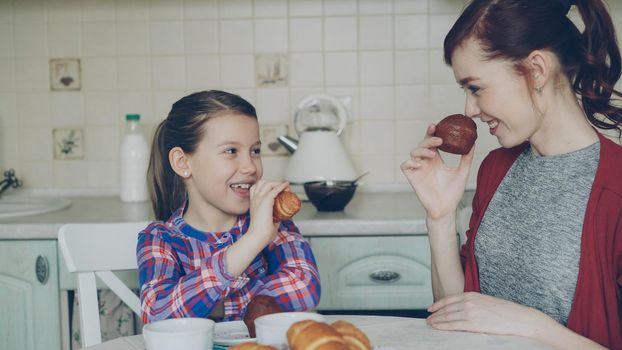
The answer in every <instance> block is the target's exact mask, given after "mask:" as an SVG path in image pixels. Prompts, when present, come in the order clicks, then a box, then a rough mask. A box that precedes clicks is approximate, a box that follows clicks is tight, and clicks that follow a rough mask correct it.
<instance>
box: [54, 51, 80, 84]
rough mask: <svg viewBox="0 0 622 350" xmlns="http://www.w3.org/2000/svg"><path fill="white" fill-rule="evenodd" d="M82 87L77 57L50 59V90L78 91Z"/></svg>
mask: <svg viewBox="0 0 622 350" xmlns="http://www.w3.org/2000/svg"><path fill="white" fill-rule="evenodd" d="M81 88H82V70H81V68H80V59H79V58H56V59H51V60H50V90H52V91H63V90H70V91H72V90H73V91H78V90H80V89H81Z"/></svg>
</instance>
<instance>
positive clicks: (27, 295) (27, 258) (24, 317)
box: [0, 240, 61, 350]
mask: <svg viewBox="0 0 622 350" xmlns="http://www.w3.org/2000/svg"><path fill="white" fill-rule="evenodd" d="M57 267H58V255H57V247H56V241H55V240H33V241H19V240H16V241H12V240H0V349H2V350H13V349H20V350H22V349H23V350H43V349H45V350H55V349H60V348H61V330H60V324H61V322H60V311H59V310H60V307H59V300H60V299H59V288H58V268H57Z"/></svg>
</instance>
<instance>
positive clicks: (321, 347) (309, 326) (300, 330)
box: [287, 320, 349, 350]
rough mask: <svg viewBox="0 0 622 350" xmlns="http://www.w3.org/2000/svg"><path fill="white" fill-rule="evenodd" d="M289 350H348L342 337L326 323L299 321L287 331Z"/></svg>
mask: <svg viewBox="0 0 622 350" xmlns="http://www.w3.org/2000/svg"><path fill="white" fill-rule="evenodd" d="M287 342H288V344H289V347H290V348H291V350H349V349H348V345H347V344H346V342H345V340H344V339H343V337H342V336H341V335H340V334H339V332H337V331H336V330H335V329H334V328H333V327H331V326H330V325H328V324H326V323H322V322H317V321H313V320H304V321H299V322H296V323H294V324H292V325H291V327H289V329H288V330H287Z"/></svg>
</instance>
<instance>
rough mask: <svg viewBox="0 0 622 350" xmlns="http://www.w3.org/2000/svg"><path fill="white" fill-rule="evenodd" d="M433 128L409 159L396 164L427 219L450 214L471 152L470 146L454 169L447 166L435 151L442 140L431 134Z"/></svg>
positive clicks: (465, 179)
mask: <svg viewBox="0 0 622 350" xmlns="http://www.w3.org/2000/svg"><path fill="white" fill-rule="evenodd" d="M435 130H436V125H435V124H430V126H428V129H427V131H426V136H425V138H424V139H423V140H422V141H421V142H420V143H419V145H418V146H417V148H415V149H413V150H412V151H411V152H410V159H409V160H407V161H405V162H404V163H402V165H401V166H400V168H401V169H402V172H403V173H404V175H406V178H407V179H408V182H409V183H410V185H411V186H412V188H413V189H414V190H415V192H416V193H417V196H418V197H419V200H420V201H421V203H422V205H423V207H424V208H425V209H426V211H427V215H428V218H430V219H438V218H442V217H445V216H447V215H454V213H455V211H456V208H457V207H458V203H459V202H460V199H461V198H462V194H463V193H464V188H465V187H466V181H467V179H468V176H469V169H470V167H471V163H472V162H473V155H474V153H475V147H473V148H472V149H471V151H469V153H467V154H465V155H463V156H462V157H461V158H460V164H459V165H458V167H457V168H450V167H448V166H447V165H445V162H444V161H443V159H442V158H441V156H440V154H439V152H438V150H437V147H438V146H440V145H441V144H442V143H443V140H442V139H441V138H439V137H435V136H433V135H434V131H435Z"/></svg>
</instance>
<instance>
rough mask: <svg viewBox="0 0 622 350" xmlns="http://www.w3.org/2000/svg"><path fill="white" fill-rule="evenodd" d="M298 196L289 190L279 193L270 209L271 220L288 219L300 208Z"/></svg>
mask: <svg viewBox="0 0 622 350" xmlns="http://www.w3.org/2000/svg"><path fill="white" fill-rule="evenodd" d="M300 206H301V203H300V198H298V196H297V195H296V194H295V193H294V192H290V191H283V192H281V193H279V194H278V195H277V196H276V198H275V199H274V207H273V209H272V221H273V222H279V221H283V220H289V219H291V218H292V216H294V215H295V214H296V213H297V212H298V211H299V210H300Z"/></svg>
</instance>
